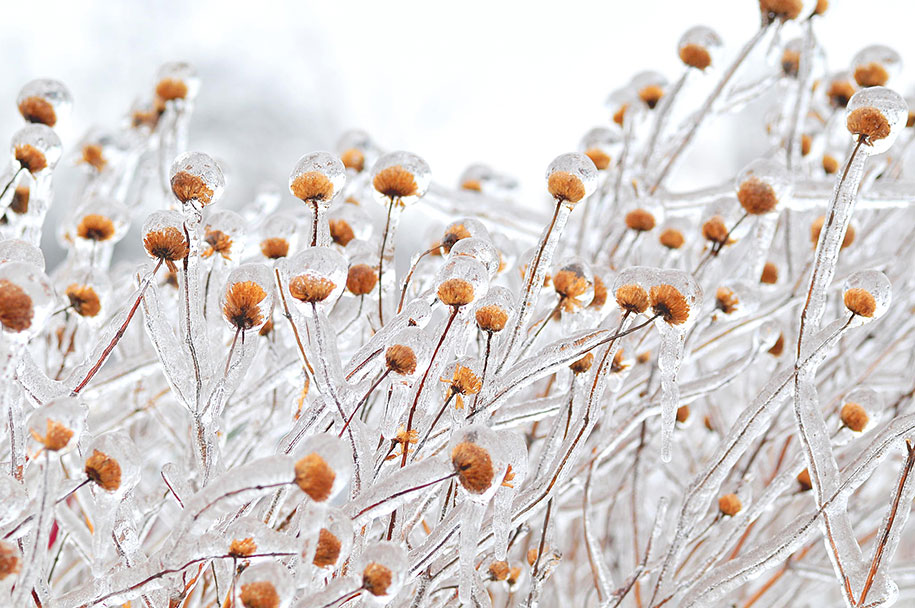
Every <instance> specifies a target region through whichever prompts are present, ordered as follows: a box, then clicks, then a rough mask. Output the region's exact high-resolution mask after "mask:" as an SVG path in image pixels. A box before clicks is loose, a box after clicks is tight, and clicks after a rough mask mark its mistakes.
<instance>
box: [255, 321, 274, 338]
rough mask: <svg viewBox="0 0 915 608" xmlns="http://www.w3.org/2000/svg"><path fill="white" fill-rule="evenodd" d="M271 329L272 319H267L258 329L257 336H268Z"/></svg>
mask: <svg viewBox="0 0 915 608" xmlns="http://www.w3.org/2000/svg"><path fill="white" fill-rule="evenodd" d="M272 331H273V319H267V322H266V323H264V324H263V325H262V326H261V328H260V330H259V331H258V332H257V334H258V335H259V336H269V335H270V332H272Z"/></svg>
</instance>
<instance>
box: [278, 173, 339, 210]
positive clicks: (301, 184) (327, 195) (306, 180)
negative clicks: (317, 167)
mask: <svg viewBox="0 0 915 608" xmlns="http://www.w3.org/2000/svg"><path fill="white" fill-rule="evenodd" d="M289 190H290V192H292V195H293V196H294V197H296V198H297V199H300V200H303V201H308V202H319V201H329V200H330V199H332V198H333V197H334V184H333V182H332V181H330V179H329V178H328V177H327V176H326V175H324V174H323V173H321V172H320V171H308V172H307V173H303V174H302V175H299V176H298V177H296V178H295V179H294V180H292V183H291V184H289Z"/></svg>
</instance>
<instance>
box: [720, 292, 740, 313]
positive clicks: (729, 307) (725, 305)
mask: <svg viewBox="0 0 915 608" xmlns="http://www.w3.org/2000/svg"><path fill="white" fill-rule="evenodd" d="M739 305H740V300H739V299H738V297H737V294H735V293H734V290H733V289H730V288H728V287H719V288H718V290H717V291H716V292H715V308H716V309H718V310H720V311H721V312H723V313H724V314H726V315H729V314H731V313H733V312H734V311H735V310H737V307H738V306H739Z"/></svg>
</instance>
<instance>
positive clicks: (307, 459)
mask: <svg viewBox="0 0 915 608" xmlns="http://www.w3.org/2000/svg"><path fill="white" fill-rule="evenodd" d="M295 458H296V463H295V483H296V485H297V486H298V487H299V489H301V490H302V492H304V493H305V494H306V495H307V496H308V497H309V498H311V499H312V500H314V501H315V502H325V501H332V500H333V499H334V498H335V497H336V496H337V495H338V494H339V493H340V491H341V490H342V489H343V488H345V487H346V486H347V484H348V483H349V479H350V473H351V471H352V458H351V456H350V448H349V446H348V445H346V444H345V443H344V442H343V440H342V439H340V438H339V437H337V436H336V435H334V434H330V433H325V434H322V435H315V436H313V437H309V438H308V439H307V440H306V441H304V442H303V443H302V444H301V445H300V446H299V447H298V448H297V449H296V451H295Z"/></svg>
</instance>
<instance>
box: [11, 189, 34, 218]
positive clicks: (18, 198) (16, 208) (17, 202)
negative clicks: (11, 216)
mask: <svg viewBox="0 0 915 608" xmlns="http://www.w3.org/2000/svg"><path fill="white" fill-rule="evenodd" d="M29 194H30V192H29V187H28V186H16V190H14V191H13V198H12V200H10V210H11V211H12V212H13V213H18V214H19V215H22V214H23V213H26V212H28V210H29Z"/></svg>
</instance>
